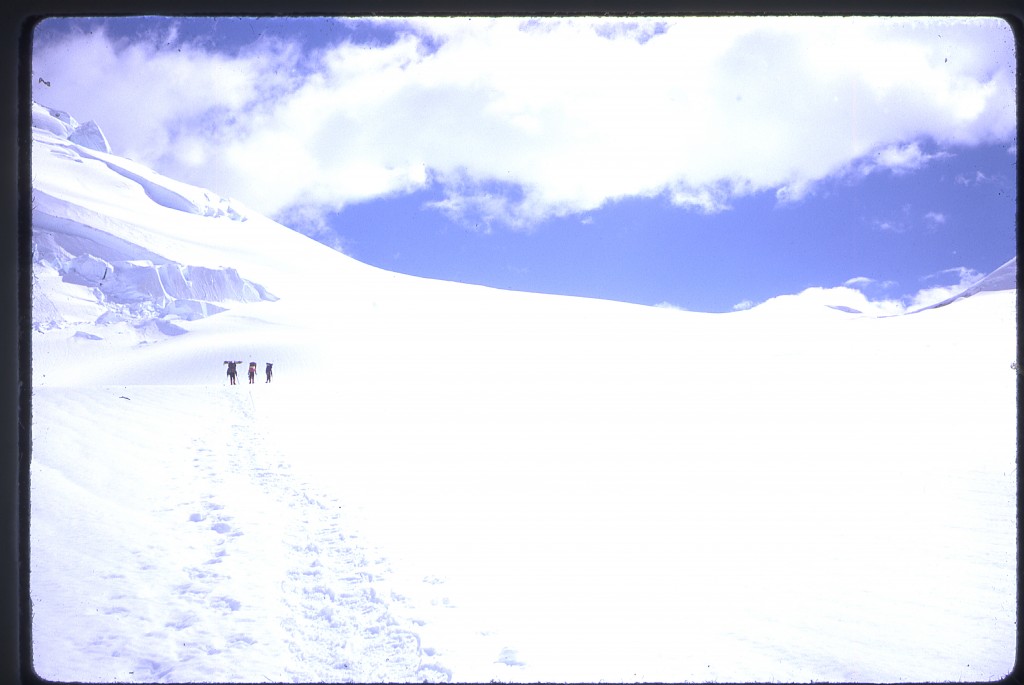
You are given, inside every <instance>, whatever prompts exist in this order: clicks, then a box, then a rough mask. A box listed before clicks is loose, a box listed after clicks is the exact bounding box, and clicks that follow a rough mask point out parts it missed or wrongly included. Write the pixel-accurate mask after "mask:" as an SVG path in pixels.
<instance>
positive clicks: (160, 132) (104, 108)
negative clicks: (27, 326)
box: [33, 17, 1016, 228]
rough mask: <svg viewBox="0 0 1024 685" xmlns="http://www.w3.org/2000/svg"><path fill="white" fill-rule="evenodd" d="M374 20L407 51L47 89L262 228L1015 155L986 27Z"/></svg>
mask: <svg viewBox="0 0 1024 685" xmlns="http://www.w3.org/2000/svg"><path fill="white" fill-rule="evenodd" d="M310 21H315V20H312V19H311V20H310ZM349 21H350V23H352V21H351V20H349ZM380 22H381V23H385V22H386V23H387V25H388V26H389V27H391V28H396V27H397V28H400V29H402V32H401V37H400V38H399V39H398V40H397V41H395V42H392V43H390V44H383V45H380V46H374V47H368V46H364V45H355V44H351V43H346V44H342V45H339V46H335V47H332V48H327V49H323V50H322V51H321V52H317V53H315V54H313V55H308V54H307V55H303V53H302V51H301V50H300V48H299V45H298V44H288V43H284V42H281V41H271V40H266V39H261V40H259V41H257V42H255V43H253V44H252V45H250V46H249V47H247V48H246V49H245V50H243V51H241V52H239V53H238V54H237V55H230V56H228V55H224V54H218V53H214V52H211V51H209V50H208V49H207V48H205V47H201V46H199V45H198V44H187V43H181V42H175V41H176V40H177V39H176V37H175V36H173V35H167V36H151V37H147V38H142V39H138V40H136V41H134V42H115V41H112V40H111V39H110V38H108V37H107V36H106V35H105V34H104V33H103V32H102V31H100V32H93V33H91V34H81V35H74V36H70V37H67V38H66V39H64V40H62V41H58V42H53V43H49V44H46V45H39V46H37V49H36V51H35V52H34V54H33V69H34V72H35V73H38V74H40V75H42V76H44V77H45V78H46V79H47V80H48V81H50V83H51V84H52V87H51V88H47V89H46V93H45V100H46V101H45V102H44V103H43V104H46V105H49V106H52V107H57V108H60V109H66V110H68V111H69V112H70V113H71V114H72V115H73V116H75V117H76V118H78V119H79V120H83V121H84V120H90V119H91V120H95V121H96V122H97V123H99V124H100V126H101V127H102V128H103V130H104V132H105V133H106V134H107V137H108V139H109V140H110V141H111V145H112V146H113V147H114V150H115V152H117V153H119V154H124V155H126V156H129V157H133V158H135V159H137V160H138V161H140V162H143V163H146V164H149V165H151V166H153V167H155V168H156V169H157V170H159V171H162V172H164V173H168V174H169V175H173V176H176V177H179V178H182V179H183V180H188V181H191V182H193V183H197V184H199V185H203V186H206V187H210V188H212V189H214V190H216V191H217V192H219V193H221V194H224V195H228V196H235V197H239V198H240V199H242V200H243V201H244V202H245V203H247V204H249V205H251V206H253V207H254V208H256V209H257V210H259V211H261V212H263V213H267V214H271V215H273V214H276V213H278V212H280V211H282V210H284V209H286V208H288V207H291V206H295V205H300V206H306V207H311V208H315V209H317V210H320V211H324V210H336V209H339V208H341V207H344V206H345V205H346V204H349V203H353V202H359V201H363V200H368V199H373V198H377V197H382V196H387V195H391V194H396V193H407V192H410V191H413V190H416V189H420V188H424V187H426V186H428V185H430V184H438V185H441V186H442V187H443V188H444V190H445V193H446V199H445V200H444V201H442V202H440V203H437V204H436V205H434V206H435V208H436V209H438V210H441V211H446V212H449V213H450V214H452V215H453V216H456V217H462V218H463V220H465V218H466V217H470V216H471V215H473V214H474V213H476V214H479V215H480V216H484V217H489V218H490V220H491V221H493V222H495V223H502V224H507V225H510V226H513V227H519V228H528V227H529V226H531V225H533V224H535V223H537V222H539V221H541V220H543V219H544V218H546V217H550V216H559V215H562V216H564V215H568V214H573V213H581V214H582V213H585V212H587V211H589V210H592V209H595V208H597V207H599V206H601V205H602V204H604V203H606V202H608V201H613V200H616V199H621V198H625V197H638V196H639V197H653V196H657V195H661V194H665V196H666V197H667V198H668V199H669V200H670V201H672V202H673V203H675V204H677V205H679V206H682V207H687V208H692V209H695V210H697V211H703V212H718V211H724V210H726V209H728V208H729V207H730V204H731V202H732V201H733V200H734V199H735V198H737V197H740V196H743V195H747V194H750V193H754V192H760V191H772V192H775V194H776V196H777V197H778V199H779V201H781V202H787V201H799V200H800V199H801V198H803V197H805V196H806V195H807V194H808V193H810V192H812V191H813V188H814V186H815V184H817V183H819V182H821V181H822V180H824V179H827V178H829V177H830V176H833V175H837V174H843V173H848V172H849V170H850V169H851V168H859V169H860V170H861V172H862V173H871V172H873V171H875V170H879V169H889V170H892V171H894V172H908V171H912V170H913V169H916V168H919V167H920V166H921V165H923V164H926V163H927V162H928V161H929V160H930V159H931V158H933V157H934V156H935V154H934V153H925V152H923V151H922V148H921V146H920V144H919V142H918V141H922V140H925V139H930V140H933V141H936V142H937V143H938V144H939V145H940V146H942V145H949V144H964V145H973V144H978V143H981V142H992V141H1007V142H1009V141H1010V140H1012V138H1013V135H1014V132H1015V127H1016V111H1015V100H1014V72H1013V68H1014V64H1015V60H1014V56H1013V36H1012V33H1011V32H1010V30H1009V28H1008V27H1007V25H1006V24H1004V23H1002V22H999V21H996V20H986V19H977V20H975V19H948V20H941V19H894V20H886V19H880V18H850V17H835V18H820V17H817V18H815V17H784V18H775V19H772V18H767V19H766V18H747V17H721V18H709V17H703V18H656V19H650V20H648V19H631V20H617V19H592V18H576V19H571V20H557V19H551V20H547V19H543V20H541V19H533V20H528V21H522V20H518V19H513V18H504V19H493V18H482V17H476V18H429V19H412V20H397V19H387V20H380ZM355 23H363V24H365V25H367V26H372V24H373V21H371V20H356V21H355ZM947 57H949V59H948V61H947ZM310 64H314V65H316V67H317V68H316V70H315V71H312V72H310V71H307V70H306V68H307V67H308V66H309V65H310ZM39 97H40V98H41V99H42V98H44V96H43V94H42V93H39ZM939 154H941V153H939ZM858 164H860V166H859V167H858V166H857V165H858ZM495 183H497V184H500V188H499V189H498V190H495V189H494V185H493V184H495ZM509 188H515V189H516V191H515V192H514V193H513V194H512V196H511V197H509V196H508V195H507V194H506V193H505V190H504V189H509ZM466 212H468V214H465V213H466Z"/></svg>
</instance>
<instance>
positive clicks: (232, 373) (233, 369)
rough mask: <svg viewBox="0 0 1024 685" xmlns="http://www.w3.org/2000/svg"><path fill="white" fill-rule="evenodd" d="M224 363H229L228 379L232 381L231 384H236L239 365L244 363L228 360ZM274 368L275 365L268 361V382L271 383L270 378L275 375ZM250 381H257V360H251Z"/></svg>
mask: <svg viewBox="0 0 1024 685" xmlns="http://www.w3.org/2000/svg"><path fill="white" fill-rule="evenodd" d="M224 363H225V364H227V365H228V380H230V381H231V385H236V383H235V378H236V377H237V376H238V365H239V364H242V363H243V362H240V361H238V362H231V361H226V362H224ZM273 369H274V365H273V364H272V363H270V362H267V383H269V382H270V379H271V378H272V377H273V376H274V371H273ZM249 382H250V383H255V382H256V362H249Z"/></svg>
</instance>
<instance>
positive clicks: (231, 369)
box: [224, 362, 242, 385]
mask: <svg viewBox="0 0 1024 685" xmlns="http://www.w3.org/2000/svg"><path fill="white" fill-rule="evenodd" d="M224 363H225V364H227V365H228V379H229V380H230V381H231V385H234V384H235V377H236V376H238V368H237V367H238V365H239V364H241V363H242V362H224Z"/></svg>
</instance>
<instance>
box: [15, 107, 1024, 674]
mask: <svg viewBox="0 0 1024 685" xmlns="http://www.w3.org/2000/svg"><path fill="white" fill-rule="evenodd" d="M34 122H35V130H34V135H35V138H34V146H33V187H34V198H33V201H34V212H33V221H34V231H33V240H34V256H35V259H34V264H33V277H34V286H35V287H34V290H33V338H32V344H33V350H32V352H33V359H32V370H33V460H32V472H31V478H32V528H31V543H32V578H31V588H30V589H31V594H32V600H33V612H34V613H33V629H34V633H33V640H34V654H35V665H36V668H37V670H38V672H39V673H40V674H41V675H43V676H44V677H46V678H51V679H56V680H80V681H86V682H90V681H93V682H95V681H101V682H109V681H129V682H154V681H159V682H184V681H216V682H231V681H235V682H240V681H244V682H255V681H274V682H292V681H304V682H311V681H317V682H319V681H355V682H360V681H362V682H365V681H371V682H373V681H376V682H382V681H424V680H426V681H444V680H453V681H459V682H483V681H489V680H501V681H519V682H535V681H549V682H550V681H596V680H608V681H615V682H622V681H656V680H658V681H679V680H695V681H707V680H719V681H750V680H761V681H764V680H786V681H805V682H809V681H812V680H855V681H867V682H872V681H874V682H890V681H895V680H911V681H932V680H951V679H955V680H986V679H995V678H1000V677H1001V676H1002V675H1004V674H1005V673H1007V672H1008V671H1009V670H1010V669H1011V668H1012V666H1013V664H1014V659H1015V654H1014V645H1015V636H1016V633H1015V617H1014V607H1015V594H1014V593H1015V578H1016V570H1017V569H1016V549H1015V540H1016V537H1015V535H1016V529H1015V508H1014V501H1015V496H1016V492H1015V483H1016V475H1015V470H1014V469H1015V458H1016V423H1015V421H1016V406H1015V399H1016V398H1015V387H1016V374H1015V373H1014V372H1013V370H1012V369H1011V368H1010V364H1011V362H1013V361H1014V359H1015V354H1016V330H1015V292H1014V291H1013V290H1009V289H1004V288H1002V287H998V288H996V287H995V286H993V287H994V288H995V289H983V290H981V291H979V292H977V293H972V296H971V297H963V298H960V299H958V300H957V301H955V302H952V303H950V304H949V306H945V307H942V308H939V309H931V310H926V311H922V312H920V313H917V314H914V315H910V316H897V317H871V316H865V315H861V314H852V313H850V312H849V311H843V310H842V309H841V308H842V307H846V308H847V309H857V307H856V306H854V305H858V306H859V303H856V302H854V301H852V300H851V301H846V300H843V301H839V300H836V299H834V298H835V296H836V295H837V293H835V292H833V293H822V292H820V291H808V292H805V293H804V294H802V295H801V296H786V297H782V298H776V300H775V301H770V302H769V303H766V304H765V305H762V306H761V307H757V308H754V309H752V310H750V311H746V312H737V313H734V314H724V315H716V314H700V313H691V312H679V311H673V310H668V309H661V308H651V307H639V306H634V305H626V304H621V303H615V302H603V301H597V300H588V299H581V298H569V297H554V296H544V295H534V294H527V293H516V292H507V291H500V290H494V289H489V288H483V287H479V286H468V285H463V284H458V283H446V282H440V281H431V280H427V279H420V278H414V277H411V276H405V275H399V274H393V273H389V272H385V271H382V270H380V269H376V268H373V267H370V266H367V265H364V264H361V263H359V262H356V261H354V260H352V259H350V258H348V257H346V256H344V255H341V254H339V253H337V252H335V251H332V250H330V249H328V248H326V247H324V246H322V245H319V244H318V243H316V242H314V241H312V240H310V239H308V238H306V237H304V236H301V235H299V234H297V233H295V232H293V231H290V230H288V229H287V228H285V227H283V226H280V225H278V224H275V223H274V222H272V221H270V220H268V219H266V218H264V217H261V216H259V215H256V214H254V213H253V212H251V211H249V210H248V209H247V208H245V207H244V206H242V205H241V204H240V203H238V202H236V201H234V200H231V199H228V198H220V197H217V196H216V195H214V194H212V193H210V192H208V191H205V190H203V189H198V188H194V187H191V186H188V185H186V184H182V183H178V182H175V181H173V180H171V179H166V178H163V177H161V176H160V175H158V174H155V173H154V172H152V171H150V170H147V169H145V168H142V167H140V166H139V165H137V164H134V163H133V162H131V161H130V160H125V159H121V158H117V157H116V156H113V155H111V154H110V153H109V152H108V151H106V150H105V149H102V148H103V147H104V146H102V145H99V148H101V149H97V146H96V145H95V144H91V146H90V145H86V144H85V143H83V142H81V141H80V142H77V143H76V142H75V141H74V140H72V139H71V136H72V134H73V133H74V132H76V131H80V130H82V129H83V127H81V126H78V125H77V123H75V122H74V121H73V119H72V118H71V117H70V116H68V115H67V114H62V113H55V112H52V111H51V110H47V109H46V108H43V107H36V108H35V109H34ZM89 130H93V128H90V129H89ZM94 130H95V131H98V127H94ZM100 135H101V134H100ZM98 139H99V136H97V135H95V134H91V137H89V138H88V140H89V141H92V142H93V143H95V141H96V140H98ZM1011 264H1012V265H1013V271H1014V274H1015V260H1014V261H1013V262H1011ZM1009 268H1010V267H1009V265H1008V266H1007V270H1009ZM1000 271H1004V270H1000ZM1004 273H1005V272H1004ZM997 276H998V278H995V277H997ZM991 277H992V278H993V280H991V281H990V285H991V284H993V283H995V284H996V285H998V284H1000V283H1001V284H1004V285H1005V284H1009V283H1010V280H1009V279H1008V278H1004V277H1003V276H1002V275H1000V274H999V273H998V272H994V273H993V274H992V275H991ZM979 285H980V284H979ZM1011 287H1012V286H1011ZM859 311H862V310H859ZM229 359H230V360H244V362H246V363H247V362H249V361H256V362H257V363H258V365H259V368H260V372H261V373H260V376H259V377H258V378H257V382H256V383H254V384H249V383H248V382H247V381H246V380H245V379H244V378H242V379H240V384H239V386H236V387H232V386H230V385H228V383H227V379H226V376H225V366H224V364H223V362H224V360H229ZM265 362H273V363H274V369H275V376H274V380H273V382H272V383H266V382H265V379H264V378H263V376H262V369H263V365H264V363H265ZM243 366H244V364H243Z"/></svg>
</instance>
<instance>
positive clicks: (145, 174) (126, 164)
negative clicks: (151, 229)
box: [32, 104, 277, 335]
mask: <svg viewBox="0 0 1024 685" xmlns="http://www.w3.org/2000/svg"><path fill="white" fill-rule="evenodd" d="M32 114H33V116H32V123H33V127H34V129H35V130H36V134H35V140H34V149H33V158H34V163H36V162H38V163H39V164H38V165H37V166H39V167H40V168H41V169H42V168H43V167H45V166H46V165H48V164H54V163H56V164H58V165H63V164H66V163H68V162H73V163H74V165H75V167H76V168H75V171H78V170H79V169H88V170H89V171H88V175H87V178H89V180H90V182H91V183H94V184H96V185H95V186H94V188H95V189H89V188H86V189H85V191H84V192H83V193H82V195H81V198H80V199H78V200H75V199H70V198H64V199H61V198H58V197H54V196H53V195H52V193H53V192H55V191H52V190H50V191H49V192H48V190H49V189H48V188H44V187H36V188H34V190H33V211H32V255H33V274H34V276H35V278H36V279H37V281H38V280H39V279H41V278H42V279H49V278H50V277H51V276H52V277H53V278H55V279H58V280H59V281H61V282H63V283H64V284H66V285H67V286H71V290H66V289H65V290H64V293H63V295H61V297H68V296H70V297H72V298H73V299H74V300H76V301H78V302H81V303H89V304H88V306H89V307H90V311H92V312H93V316H95V317H96V318H95V319H94V322H95V323H96V324H99V325H106V324H111V323H120V322H126V321H127V322H130V323H132V324H133V325H135V326H136V327H138V328H140V329H143V328H144V329H146V330H156V331H159V332H160V333H163V334H165V335H178V334H181V333H184V332H186V329H184V328H181V327H180V326H177V325H176V324H173V323H172V322H173V321H174V320H185V321H193V320H196V319H201V318H205V317H208V316H211V315H214V314H218V313H220V312H223V311H225V310H227V309H230V308H231V307H232V306H233V305H234V304H238V303H250V302H259V301H275V300H277V297H276V296H275V295H273V294H272V293H270V292H269V291H268V290H267V289H266V288H265V287H263V286H262V285H260V284H258V283H255V282H253V281H251V280H249V279H246V278H244V277H243V276H242V274H240V273H239V271H238V270H237V269H236V268H234V267H230V266H224V265H210V264H185V263H181V262H180V261H176V260H175V259H173V258H171V257H169V256H165V255H164V254H161V252H163V251H164V250H163V249H160V248H157V250H153V249H147V248H144V247H142V246H141V245H138V244H137V243H136V241H135V238H134V236H135V235H136V234H137V232H138V231H139V230H140V228H141V227H140V226H138V225H135V224H134V222H133V221H132V220H117V225H118V226H120V230H119V231H112V230H111V228H113V227H114V225H113V224H112V219H110V218H109V217H108V216H105V215H104V214H103V212H102V211H100V212H97V211H96V210H94V209H92V208H90V207H89V206H88V203H89V202H90V201H91V200H92V199H96V198H98V197H101V196H102V195H103V194H104V192H106V191H107V190H109V189H113V190H114V192H121V193H127V194H128V195H127V196H126V197H128V198H130V197H135V198H138V197H144V198H148V200H149V201H151V202H152V203H153V204H152V205H150V206H152V207H155V208H157V209H161V210H168V209H170V210H174V211H180V212H184V213H186V214H190V215H197V216H198V217H201V218H209V219H213V220H217V219H228V220H231V221H244V220H245V216H244V215H243V213H241V212H239V211H238V210H237V209H236V208H235V207H234V206H233V205H232V204H231V203H230V202H228V201H227V200H224V199H223V198H219V197H216V196H214V195H213V194H212V193H210V192H209V191H204V190H202V189H197V188H194V187H192V186H188V185H186V184H182V183H178V182H175V181H172V180H171V179H165V178H163V177H161V176H160V175H159V174H156V173H154V172H152V171H149V170H147V169H143V168H141V167H139V166H138V165H136V164H134V163H133V162H131V161H130V160H125V159H121V158H118V157H115V156H114V155H111V154H110V146H109V145H108V143H107V140H106V137H105V136H104V135H103V132H102V131H101V130H100V128H99V126H97V125H96V124H95V123H93V122H88V123H86V124H79V123H78V122H77V121H76V120H75V119H74V117H72V116H71V115H69V114H67V113H66V112H62V111H59V110H54V109H50V108H47V107H43V106H41V105H38V104H33V110H32ZM47 134H49V135H47ZM54 160H59V161H56V162H55V161H54ZM41 173H44V172H42V171H41ZM138 190H141V191H142V193H143V194H144V195H143V194H139V193H138ZM132 193H134V195H132ZM143 202H145V200H143ZM172 222H174V220H173V219H172ZM175 223H176V222H175ZM204 228H205V227H204ZM211 228H216V226H211ZM190 261H191V260H190ZM47 282H50V281H49V280H47ZM49 290H50V289H48V288H42V289H40V288H37V289H36V292H34V294H33V302H34V304H35V306H36V310H37V311H38V312H43V313H45V312H50V313H51V314H52V316H49V317H47V316H45V315H44V316H42V317H39V318H37V320H36V321H35V322H34V324H35V325H36V326H37V328H40V329H46V328H52V327H61V326H62V325H63V323H62V322H63V321H64V317H63V316H61V315H60V313H59V310H60V307H56V305H55V303H54V301H53V298H54V297H57V295H56V294H55V293H52V292H49ZM97 312H102V313H100V314H99V315H98V316H96V313H97Z"/></svg>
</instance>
